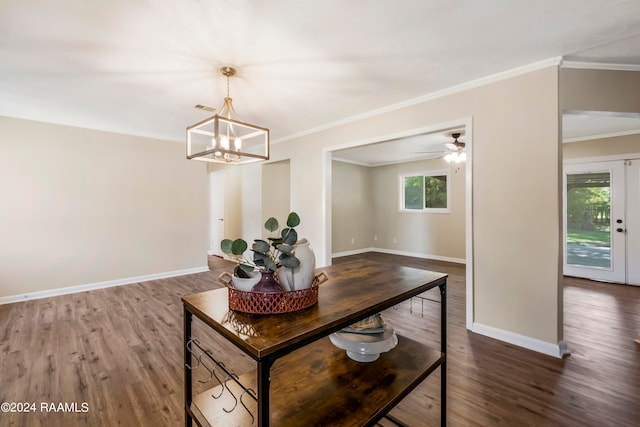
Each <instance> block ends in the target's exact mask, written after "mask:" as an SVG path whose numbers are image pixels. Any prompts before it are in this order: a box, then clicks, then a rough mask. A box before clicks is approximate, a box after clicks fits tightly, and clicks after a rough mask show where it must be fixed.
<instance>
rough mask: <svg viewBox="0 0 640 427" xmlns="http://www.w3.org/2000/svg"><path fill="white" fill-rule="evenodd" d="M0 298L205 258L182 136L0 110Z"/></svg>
mask: <svg viewBox="0 0 640 427" xmlns="http://www.w3.org/2000/svg"><path fill="white" fill-rule="evenodd" d="M0 163H1V165H0V195H1V196H0V197H1V200H2V209H0V228H1V232H0V234H1V235H2V240H1V242H0V248H1V250H0V297H7V296H12V295H21V294H26V293H31V292H37V291H47V290H51V289H56V288H61V287H68V286H75V285H87V284H94V283H98V282H105V281H117V280H121V279H125V278H131V277H138V276H144V275H153V274H160V273H166V272H175V271H178V270H186V269H195V268H203V267H206V265H207V258H206V252H207V241H208V236H207V232H206V230H207V229H208V222H207V209H208V207H207V206H208V205H207V186H208V183H207V175H206V167H205V164H204V163H200V162H191V161H187V160H186V159H185V152H184V145H181V144H177V143H175V142H168V141H160V140H154V139H149V138H140V137H133V136H126V135H119V134H113V133H107V132H100V131H93V130H87V129H80V128H73V127H67V126H59V125H51V124H45V123H41V122H34V121H27V120H20V119H13V118H6V117H0Z"/></svg>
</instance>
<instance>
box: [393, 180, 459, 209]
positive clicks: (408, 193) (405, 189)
mask: <svg viewBox="0 0 640 427" xmlns="http://www.w3.org/2000/svg"><path fill="white" fill-rule="evenodd" d="M448 182H449V171H448V170H441V171H433V172H424V173H419V174H410V175H400V191H399V194H400V211H401V212H431V213H448V212H449V185H448Z"/></svg>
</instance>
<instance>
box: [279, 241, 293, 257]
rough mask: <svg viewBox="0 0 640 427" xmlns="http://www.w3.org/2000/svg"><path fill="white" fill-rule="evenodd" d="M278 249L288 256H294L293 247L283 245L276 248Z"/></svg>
mask: <svg viewBox="0 0 640 427" xmlns="http://www.w3.org/2000/svg"><path fill="white" fill-rule="evenodd" d="M276 249H278V250H279V251H280V252H282V253H285V254H287V255H293V245H288V244H286V243H283V244H281V245H278V246H276Z"/></svg>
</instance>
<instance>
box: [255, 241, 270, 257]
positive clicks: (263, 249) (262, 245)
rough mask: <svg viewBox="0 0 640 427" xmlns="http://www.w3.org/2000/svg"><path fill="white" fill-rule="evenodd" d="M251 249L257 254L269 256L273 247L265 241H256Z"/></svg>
mask: <svg viewBox="0 0 640 427" xmlns="http://www.w3.org/2000/svg"><path fill="white" fill-rule="evenodd" d="M251 249H252V250H253V251H255V252H260V253H261V254H267V253H268V252H269V249H271V245H269V243H267V242H265V241H264V240H255V241H254V242H253V246H251Z"/></svg>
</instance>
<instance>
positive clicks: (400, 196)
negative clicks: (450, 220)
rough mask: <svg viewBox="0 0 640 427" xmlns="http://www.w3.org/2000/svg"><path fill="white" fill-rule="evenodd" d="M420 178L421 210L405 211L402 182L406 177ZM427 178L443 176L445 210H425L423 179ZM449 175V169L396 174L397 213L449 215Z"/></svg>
mask: <svg viewBox="0 0 640 427" xmlns="http://www.w3.org/2000/svg"><path fill="white" fill-rule="evenodd" d="M413 176H421V177H422V182H423V195H422V197H423V199H422V205H423V207H422V209H407V208H406V207H405V193H404V181H405V178H407V177H413ZM428 176H445V177H446V181H447V207H446V208H427V207H424V203H425V201H424V192H425V177H428ZM450 179H451V175H450V173H449V169H438V170H432V171H423V172H415V173H401V174H398V212H401V213H419V214H424V213H450V212H451V181H450Z"/></svg>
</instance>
